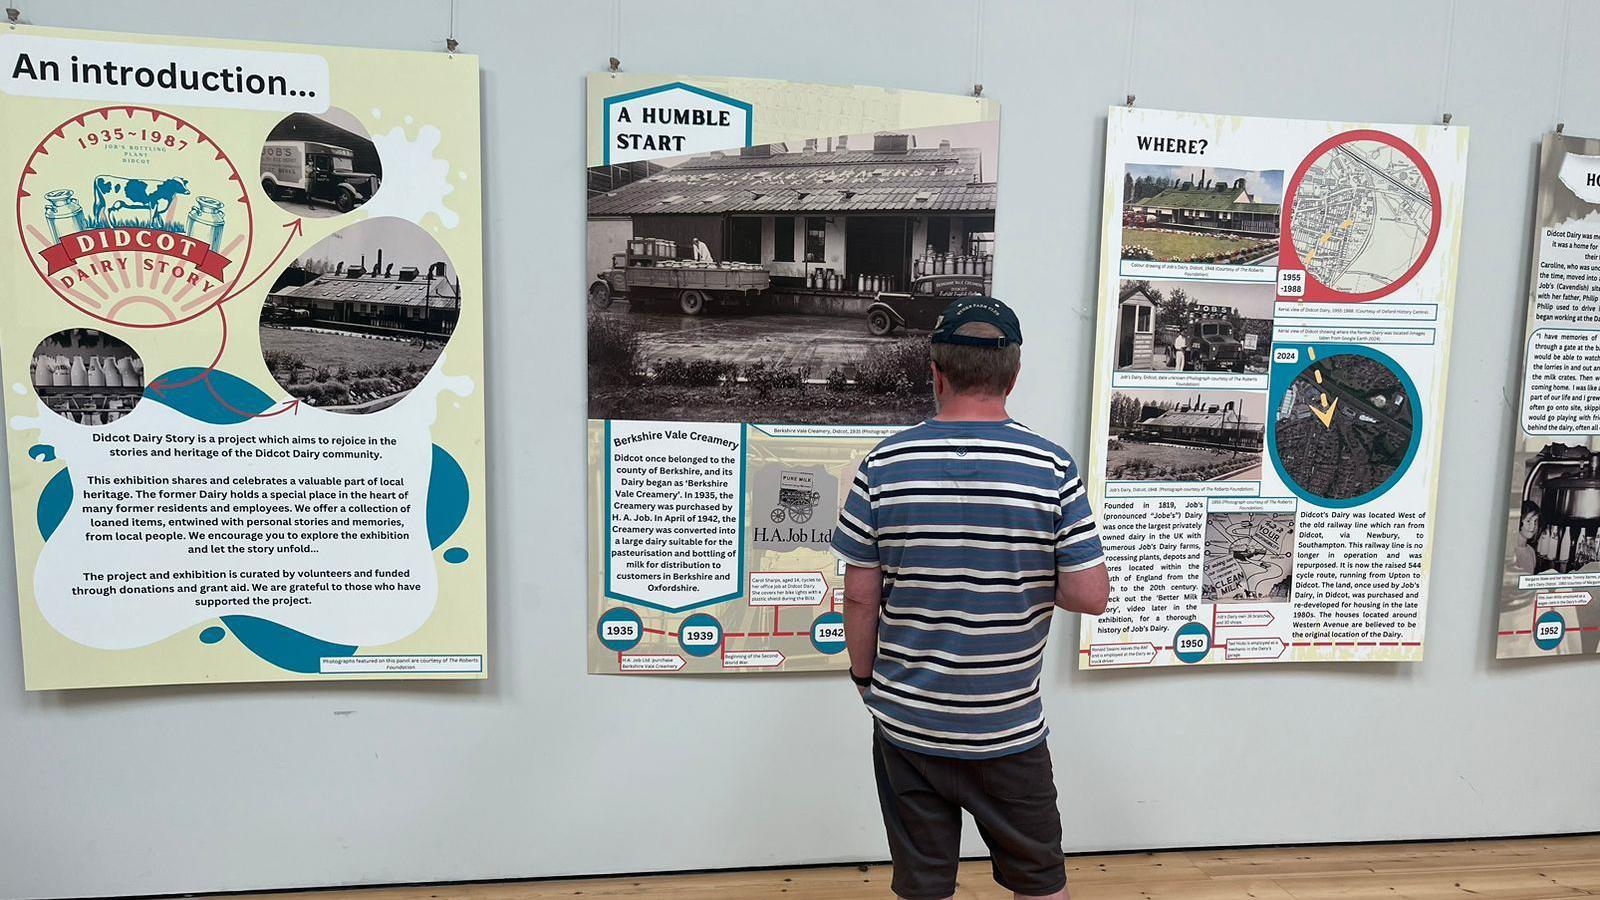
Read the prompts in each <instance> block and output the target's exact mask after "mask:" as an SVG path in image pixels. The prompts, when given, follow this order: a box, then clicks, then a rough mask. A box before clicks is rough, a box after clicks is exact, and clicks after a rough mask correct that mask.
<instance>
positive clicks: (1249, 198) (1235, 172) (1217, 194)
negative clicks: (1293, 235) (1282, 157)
mask: <svg viewBox="0 0 1600 900" xmlns="http://www.w3.org/2000/svg"><path fill="white" fill-rule="evenodd" d="M1282 214H1283V170H1281V169H1271V170H1267V171H1255V170H1250V169H1227V168H1210V167H1205V166H1186V165H1153V164H1146V163H1130V164H1129V165H1128V166H1127V167H1126V168H1125V170H1124V172H1123V176H1122V258H1123V259H1125V260H1137V261H1148V262H1187V263H1220V264H1231V265H1245V266H1265V265H1272V264H1273V260H1274V258H1275V257H1276V256H1277V253H1278V235H1279V227H1280V220H1281V217H1282Z"/></svg>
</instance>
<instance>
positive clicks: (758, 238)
mask: <svg viewBox="0 0 1600 900" xmlns="http://www.w3.org/2000/svg"><path fill="white" fill-rule="evenodd" d="M998 151H999V123H998V122H994V121H990V122H975V123H969V124H961V125H954V126H944V127H938V128H924V129H909V130H897V131H885V132H879V133H873V134H848V135H831V136H821V137H815V138H807V139H805V140H799V141H792V142H785V143H778V144H763V145H759V146H754V147H744V148H732V149H729V150H726V151H713V152H709V153H700V154H694V155H689V156H682V157H667V158H661V159H653V160H649V161H644V162H632V163H626V164H621V165H610V166H599V167H595V168H591V169H589V170H588V172H587V178H588V192H589V198H588V205H589V216H588V257H587V258H588V272H589V287H588V292H587V297H586V302H587V304H588V310H589V312H588V336H589V347H588V353H589V417H590V418H592V419H656V420H678V421H758V422H782V423H805V424H902V423H909V422H915V421H918V420H920V419H923V418H926V417H927V416H929V415H931V414H932V413H933V401H932V396H931V388H930V381H929V379H930V375H929V369H928V347H927V345H928V340H927V338H928V333H929V331H930V330H931V328H932V326H933V324H934V320H935V319H936V318H937V317H938V315H939V312H940V311H941V310H942V309H943V308H944V306H945V305H946V304H948V303H949V302H950V300H951V299H952V298H954V297H959V296H964V295H969V294H986V293H989V292H990V287H991V285H992V284H993V277H994V264H995V263H994V257H995V198H996V191H997V165H998Z"/></svg>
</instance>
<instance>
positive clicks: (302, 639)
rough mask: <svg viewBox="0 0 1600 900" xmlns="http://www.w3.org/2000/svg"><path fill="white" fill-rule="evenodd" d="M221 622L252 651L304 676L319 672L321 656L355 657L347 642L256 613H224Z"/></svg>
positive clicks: (279, 666)
mask: <svg viewBox="0 0 1600 900" xmlns="http://www.w3.org/2000/svg"><path fill="white" fill-rule="evenodd" d="M222 624H224V625H226V626H228V630H229V631H231V632H233V636H234V637H236V638H238V639H239V643H241V644H243V645H245V647H246V648H248V649H249V650H250V652H251V653H254V654H255V655H257V656H259V657H261V658H262V659H264V660H266V661H267V662H269V663H272V664H273V665H275V666H277V667H278V668H280V669H287V670H289V671H290V672H299V673H301V674H303V675H316V674H318V673H319V672H321V671H322V658H323V657H324V656H354V655H355V652H356V648H355V647H352V646H350V645H349V644H335V643H332V642H330V641H324V640H319V639H317V638H314V637H312V636H311V635H309V634H306V633H304V632H301V631H296V630H295V629H293V628H290V627H289V626H287V625H279V624H278V623H277V622H271V621H268V620H266V619H258V618H256V617H255V616H223V617H222Z"/></svg>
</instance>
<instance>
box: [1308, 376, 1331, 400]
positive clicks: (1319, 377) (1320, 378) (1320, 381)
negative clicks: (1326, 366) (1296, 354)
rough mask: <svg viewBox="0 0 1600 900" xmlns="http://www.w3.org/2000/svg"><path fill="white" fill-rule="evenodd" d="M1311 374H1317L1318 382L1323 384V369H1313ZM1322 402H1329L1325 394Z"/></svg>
mask: <svg viewBox="0 0 1600 900" xmlns="http://www.w3.org/2000/svg"><path fill="white" fill-rule="evenodd" d="M1311 374H1312V375H1314V376H1316V379H1317V384H1321V383H1322V370H1321V369H1312V370H1311ZM1322 402H1323V403H1327V402H1328V398H1327V397H1326V396H1324V397H1323V398H1322Z"/></svg>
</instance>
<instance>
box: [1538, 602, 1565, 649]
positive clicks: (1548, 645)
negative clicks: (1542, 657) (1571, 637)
mask: <svg viewBox="0 0 1600 900" xmlns="http://www.w3.org/2000/svg"><path fill="white" fill-rule="evenodd" d="M1545 622H1560V623H1561V633H1560V634H1558V635H1556V636H1555V637H1553V638H1550V639H1548V640H1542V639H1540V637H1539V626H1540V625H1542V624H1544V623H1545ZM1566 636H1567V617H1566V616H1563V615H1562V614H1561V613H1559V612H1557V611H1556V610H1553V609H1550V610H1545V613H1544V615H1542V616H1540V617H1539V618H1537V619H1535V620H1534V622H1533V635H1532V637H1533V645H1534V646H1535V647H1538V648H1539V649H1540V650H1543V651H1545V652H1546V653H1548V652H1550V651H1551V650H1554V649H1556V648H1557V647H1559V646H1561V641H1562V639H1563V638H1565V637H1566Z"/></svg>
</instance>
